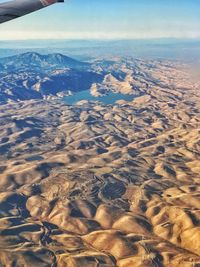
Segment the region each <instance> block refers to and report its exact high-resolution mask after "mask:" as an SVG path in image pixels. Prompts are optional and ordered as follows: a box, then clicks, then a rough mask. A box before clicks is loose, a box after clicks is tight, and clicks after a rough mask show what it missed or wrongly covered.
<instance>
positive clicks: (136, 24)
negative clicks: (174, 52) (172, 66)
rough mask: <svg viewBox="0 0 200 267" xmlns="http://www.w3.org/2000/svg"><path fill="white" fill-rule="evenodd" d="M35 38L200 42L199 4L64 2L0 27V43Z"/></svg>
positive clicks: (171, 0)
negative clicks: (199, 39) (195, 39)
mask: <svg viewBox="0 0 200 267" xmlns="http://www.w3.org/2000/svg"><path fill="white" fill-rule="evenodd" d="M34 38H36V39H37V38H41V39H45V38H47V39H48V38H53V39H54V38H55V39H57V38H58V39H60V38H61V39H65V38H67V39H135V38H137V39H138V38H139V39H140V38H200V0H66V3H65V4H56V5H53V6H51V7H48V8H46V9H43V10H40V11H38V12H35V13H32V14H30V15H27V16H25V17H23V18H20V19H17V20H13V21H11V22H8V23H5V24H1V25H0V40H3V39H34Z"/></svg>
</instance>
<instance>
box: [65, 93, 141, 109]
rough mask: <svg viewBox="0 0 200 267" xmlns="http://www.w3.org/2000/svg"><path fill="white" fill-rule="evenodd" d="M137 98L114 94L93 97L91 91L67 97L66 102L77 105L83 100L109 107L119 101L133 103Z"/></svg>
mask: <svg viewBox="0 0 200 267" xmlns="http://www.w3.org/2000/svg"><path fill="white" fill-rule="evenodd" d="M135 97H136V96H135V95H124V94H116V93H112V92H111V93H109V94H107V95H105V96H100V97H94V96H92V95H91V93H90V90H85V91H81V92H77V93H75V94H74V95H71V96H65V97H64V101H65V103H66V104H68V105H75V104H76V103H77V102H79V101H81V100H88V101H100V102H102V103H104V104H106V105H109V104H114V103H115V102H116V101H118V100H125V101H132V100H133V99H134V98H135Z"/></svg>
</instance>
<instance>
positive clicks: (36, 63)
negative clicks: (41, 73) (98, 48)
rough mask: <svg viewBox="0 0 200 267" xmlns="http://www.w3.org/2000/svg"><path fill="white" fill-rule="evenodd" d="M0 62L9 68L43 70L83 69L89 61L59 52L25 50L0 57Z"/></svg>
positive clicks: (87, 66) (86, 67) (87, 65)
mask: <svg viewBox="0 0 200 267" xmlns="http://www.w3.org/2000/svg"><path fill="white" fill-rule="evenodd" d="M0 64H2V65H4V67H5V68H6V69H9V70H19V69H24V68H29V69H30V68H34V69H43V70H49V69H55V68H72V69H78V70H80V69H81V70H83V69H88V68H89V67H90V64H89V63H86V62H81V61H78V60H76V59H73V58H71V57H68V56H65V55H62V54H59V53H53V54H47V55H41V54H39V53H36V52H27V53H23V54H19V55H15V56H10V57H5V58H0ZM0 68H1V66H0Z"/></svg>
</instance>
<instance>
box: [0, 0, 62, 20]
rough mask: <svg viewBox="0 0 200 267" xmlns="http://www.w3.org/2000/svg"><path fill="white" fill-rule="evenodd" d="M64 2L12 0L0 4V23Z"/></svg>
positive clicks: (55, 0)
mask: <svg viewBox="0 0 200 267" xmlns="http://www.w3.org/2000/svg"><path fill="white" fill-rule="evenodd" d="M57 2H64V0H13V1H8V2H4V3H1V4H0V23H3V22H6V21H9V20H12V19H16V18H19V17H21V16H24V15H26V14H29V13H31V12H34V11H36V10H39V9H41V8H43V7H47V6H49V5H52V4H55V3H57Z"/></svg>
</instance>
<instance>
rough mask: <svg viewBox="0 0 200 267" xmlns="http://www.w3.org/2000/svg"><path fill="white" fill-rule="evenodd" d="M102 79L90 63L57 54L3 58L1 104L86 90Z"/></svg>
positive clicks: (101, 75) (30, 53)
mask: <svg viewBox="0 0 200 267" xmlns="http://www.w3.org/2000/svg"><path fill="white" fill-rule="evenodd" d="M103 78H104V76H103V74H102V73H99V72H97V71H96V70H94V69H93V68H92V65H91V64H89V63H86V62H81V61H78V60H75V59H73V58H70V57H67V56H65V55H62V54H58V53H54V54H48V55H41V54H38V53H35V52H28V53H23V54H19V55H16V56H10V57H5V58H0V103H5V102H8V101H9V100H12V101H18V100H26V99H35V98H36V99H38V98H39V99H40V98H41V99H42V98H48V97H53V96H57V94H58V93H59V92H62V93H67V92H68V91H71V92H76V91H81V90H86V89H90V87H91V86H92V84H93V83H99V82H101V81H102V80H103Z"/></svg>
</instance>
